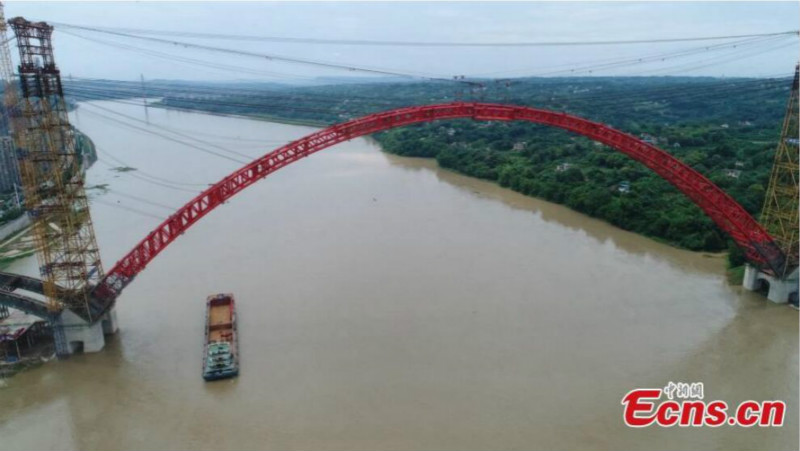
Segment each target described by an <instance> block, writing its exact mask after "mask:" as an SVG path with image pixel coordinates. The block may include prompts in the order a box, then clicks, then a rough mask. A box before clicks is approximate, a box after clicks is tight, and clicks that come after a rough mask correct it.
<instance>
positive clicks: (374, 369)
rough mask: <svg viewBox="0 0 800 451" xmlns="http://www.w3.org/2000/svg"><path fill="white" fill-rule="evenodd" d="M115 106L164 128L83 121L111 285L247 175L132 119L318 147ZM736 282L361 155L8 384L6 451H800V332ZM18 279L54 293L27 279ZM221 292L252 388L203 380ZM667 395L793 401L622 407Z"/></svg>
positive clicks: (309, 164) (593, 224)
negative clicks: (763, 413) (714, 409)
mask: <svg viewBox="0 0 800 451" xmlns="http://www.w3.org/2000/svg"><path fill="white" fill-rule="evenodd" d="M98 107H101V108H106V109H109V110H112V111H115V112H119V113H123V114H126V115H130V116H133V117H135V118H137V119H140V120H145V114H144V111H143V108H142V107H140V106H139V107H137V106H134V105H126V104H120V103H112V102H97V103H94V104H93V105H92V104H90V105H86V104H84V105H83V106H82V107H81V108H80V109H78V110H77V112H74V113H73V114H72V121H73V123H74V124H76V125H77V126H78V127H79V128H80V129H81V130H82V131H83V132H84V133H86V134H87V135H89V136H90V137H91V138H92V139H93V140H94V141H95V143H96V144H97V146H98V148H99V151H100V158H101V160H103V161H101V162H98V164H95V165H94V166H93V167H92V168H91V169H90V170H89V171H88V174H87V184H88V185H98V184H107V185H108V188H110V191H108V192H105V193H104V192H103V191H102V190H98V189H92V190H90V193H91V197H92V199H93V204H92V214H93V218H94V221H95V230H96V233H97V239H98V241H99V244H100V248H101V250H102V256H103V259H104V263H105V266H106V268H107V269H108V268H110V267H111V266H112V265H113V263H114V262H115V261H116V260H117V259H119V258H120V257H121V256H122V255H123V254H124V253H125V252H126V251H127V250H128V249H129V248H131V247H132V246H133V245H135V244H136V243H137V242H138V241H139V240H140V239H141V238H142V237H144V235H145V234H146V233H147V232H148V231H150V230H151V229H152V228H153V227H154V226H155V225H156V224H158V223H159V222H160V220H159V219H158V218H159V217H161V218H163V217H166V216H168V215H169V214H170V211H169V208H177V207H178V206H179V205H181V204H182V203H184V202H185V201H187V200H188V199H190V198H192V197H193V195H194V194H193V193H194V192H197V191H198V190H200V189H201V188H202V186H201V185H202V184H204V183H209V182H213V181H216V180H217V179H220V178H221V177H223V176H224V175H226V174H227V173H229V172H230V171H232V170H233V169H235V168H236V167H238V166H239V164H238V163H236V162H233V161H229V160H226V159H223V158H220V157H218V156H214V155H211V154H209V153H203V152H201V151H199V150H197V149H194V148H190V147H187V146H185V145H182V144H179V143H178V142H175V141H170V140H166V139H164V138H162V137H159V136H154V135H149V134H143V133H142V132H141V131H140V130H135V129H132V128H130V127H122V126H121V125H120V124H119V123H118V122H115V121H119V120H121V121H123V122H126V123H130V124H133V125H135V126H136V127H141V128H146V129H148V130H151V131H154V132H157V133H161V134H167V135H169V136H172V137H173V138H175V139H177V140H181V141H187V142H188V141H190V138H196V139H200V140H203V141H207V142H210V143H211V144H213V145H214V146H218V147H209V146H208V145H206V146H204V148H206V150H210V151H213V152H217V153H224V152H223V151H222V150H221V149H219V147H223V148H227V149H233V150H236V151H237V152H240V153H243V154H245V155H247V156H249V157H250V158H252V157H256V156H259V155H261V154H263V153H266V151H268V150H270V149H272V148H274V147H277V146H278V145H279V144H280V143H283V142H286V141H288V140H291V139H295V138H299V137H301V136H304V135H306V134H308V133H310V132H312V131H313V130H314V129H313V128H310V127H303V126H292V125H283V124H274V123H267V122H259V121H253V120H246V119H241V118H231V117H220V116H213V115H206V114H198V113H188V112H177V111H165V110H160V109H150V111H149V121H150V123H151V124H152V125H150V126H147V125H145V124H143V123H138V122H133V121H131V120H130V119H127V118H123V117H121V116H116V115H114V114H112V113H110V112H109V111H105V110H102V109H98ZM156 125H157V126H158V127H164V128H157V127H156ZM168 130H170V131H178V132H179V133H181V134H182V136H176V135H172V134H170V132H168ZM110 155H112V156H113V157H112V156H110ZM113 158H117V159H118V160H121V161H122V162H124V163H125V164H127V165H129V166H131V167H135V168H137V169H138V171H132V172H116V171H113V170H111V168H110V166H109V163H110V164H111V165H113V166H120V165H121V164H120V163H118V162H115V161H114V160H113ZM236 158H240V159H243V158H244V157H241V156H237V157H236ZM153 177H157V178H153ZM164 181H170V182H179V183H182V184H184V185H180V188H181V189H182V190H176V189H168V188H166V187H164V186H162V184H161V183H162V182H164ZM151 182H157V183H151ZM170 186H173V185H170ZM184 190H186V191H184ZM130 196H136V197H141V198H146V199H150V200H151V203H142V202H140V201H138V200H136V199H135V198H133V197H130ZM152 203H157V204H160V205H161V206H157V205H153V204H152ZM131 209H132V210H135V211H136V212H134V211H131ZM724 266H725V261H724V258H723V257H720V256H708V255H702V254H698V253H691V252H686V251H682V250H678V249H674V248H671V247H669V246H666V245H663V244H659V243H656V242H654V241H652V240H649V239H646V238H643V237H640V236H637V235H634V234H631V233H628V232H625V231H621V230H619V229H616V228H614V227H612V226H609V225H608V224H605V223H603V222H600V221H596V220H593V219H591V218H588V217H586V216H583V215H581V214H578V213H575V212H572V211H570V210H568V209H566V208H564V207H560V206H557V205H553V204H549V203H546V202H543V201H540V200H537V199H532V198H528V197H525V196H522V195H519V194H516V193H514V192H511V191H508V190H505V189H502V188H499V187H498V186H496V185H494V184H491V183H487V182H483V181H479V180H475V179H471V178H467V177H463V176H460V175H457V174H454V173H451V172H448V171H444V170H441V169H439V168H437V167H436V164H435V163H434V162H432V161H430V160H420V159H408V158H399V157H395V156H392V155H388V154H385V153H383V152H381V150H380V148H379V147H378V146H377V145H376V144H375V143H373V142H372V141H370V140H368V139H355V140H352V141H350V142H347V143H343V144H340V145H338V146H336V147H335V148H331V149H328V150H325V151H323V152H321V153H319V154H317V155H314V156H313V157H311V158H307V159H304V160H302V161H300V162H298V163H296V164H294V165H292V166H290V167H288V168H285V169H282V170H281V171H279V172H277V173H275V174H274V175H271V176H270V177H268V178H267V179H265V180H263V181H261V182H259V183H257V184H256V185H254V186H252V187H251V188H248V189H247V190H245V191H244V192H243V193H241V194H239V195H238V196H237V197H235V198H233V199H232V200H231V201H230V202H228V203H227V204H226V205H223V206H222V207H220V208H218V209H217V210H215V211H214V212H212V213H211V214H209V216H207V217H206V218H204V219H203V220H202V221H200V222H199V223H198V224H197V225H196V226H195V227H193V228H192V229H191V230H189V231H188V232H187V233H186V234H185V235H184V236H182V237H181V238H179V239H178V240H177V241H176V242H175V243H174V244H173V245H172V246H170V248H169V249H167V250H166V251H164V253H163V254H162V255H160V256H159V257H158V258H157V259H156V260H155V261H153V262H152V263H151V265H150V266H149V267H148V268H147V269H146V270H145V271H144V272H143V273H142V274H141V275H139V277H138V278H137V279H136V281H135V282H134V283H132V284H131V285H130V286H129V287H128V288H127V289H126V291H125V293H124V294H123V295H122V297H121V298H120V299H119V302H118V307H117V312H118V317H119V324H120V332H119V334H118V335H116V336H114V337H112V338H111V339H110V340H109V342H108V343H107V345H106V349H105V350H104V351H103V352H101V353H96V354H85V355H78V356H74V357H72V358H70V359H68V360H66V361H59V362H53V363H49V364H46V365H43V366H41V367H39V368H37V369H34V370H31V371H28V372H26V373H22V374H20V375H18V376H17V377H14V378H12V379H10V380H8V381H7V382H5V387H4V388H0V406H2V410H0V449H2V450H12V449H37V450H46V449H88V450H110V449H139V450H149V449H190V448H191V449H319V450H334V449H358V450H366V449H375V450H401V449H402V450H423V449H425V450H472V449H476V450H477V449H536V450H551V449H575V450H577V449H597V450H619V449H653V450H655V449H664V450H676V449H715V450H737V449H742V450H744V449H775V450H778V449H781V450H787V449H797V444H798V442H797V440H798V404H797V400H798V315H797V312H796V311H795V310H793V309H791V308H789V307H786V306H777V305H773V304H771V303H769V302H768V301H766V300H765V299H764V298H762V297H760V296H757V295H754V294H751V293H747V292H743V291H742V290H741V289H740V288H737V287H731V286H729V285H728V284H727V283H726V281H725V277H724ZM10 270H11V271H18V272H25V273H29V274H32V275H36V274H37V272H36V271H37V270H36V264H35V260H34V259H32V258H30V259H27V260H23V261H19V262H17V263H16V264H15V265H14V266H13V267H11V268H10ZM217 292H233V293H235V295H236V298H237V301H238V312H239V319H240V336H241V353H242V372H241V375H240V377H239V378H238V379H233V380H226V381H220V382H215V383H205V382H203V380H202V378H201V377H200V369H201V359H202V356H201V353H202V339H203V326H204V302H205V297H206V296H207V295H208V294H210V293H217ZM669 381H676V382H677V381H684V382H703V383H704V384H705V396H706V400H714V399H721V400H725V401H727V402H728V403H730V404H733V403H738V402H740V401H743V400H746V399H755V400H768V399H782V400H786V401H787V402H788V403H789V407H788V413H787V418H786V424H785V426H784V427H782V428H758V427H755V428H749V429H745V428H734V427H728V426H722V427H720V428H715V429H712V428H700V429H697V428H671V429H659V428H647V429H628V428H626V427H625V426H624V425H623V423H622V406H621V404H620V400H621V398H622V397H623V396H624V394H625V393H626V392H628V391H629V390H631V389H633V388H636V387H663V386H664V385H665V384H666V383H667V382H669Z"/></svg>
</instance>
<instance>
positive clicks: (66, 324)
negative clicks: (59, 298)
mask: <svg viewBox="0 0 800 451" xmlns="http://www.w3.org/2000/svg"><path fill="white" fill-rule="evenodd" d="M53 329H54V330H53V334H54V336H55V339H56V354H58V356H59V357H65V356H68V355H70V354H75V353H83V352H99V351H101V350H102V349H103V346H105V344H106V339H105V336H106V335H111V334H115V333H116V332H117V330H118V329H119V326H118V325H117V312H116V311H115V310H111V311H110V312H108V313H107V314H106V316H105V317H103V319H102V320H100V321H97V322H96V323H94V324H88V323H87V322H86V321H84V320H83V319H82V318H81V317H79V316H78V315H76V314H74V313H72V312H71V311H69V310H65V311H63V312H62V313H61V315H59V318H58V320H57V321H53Z"/></svg>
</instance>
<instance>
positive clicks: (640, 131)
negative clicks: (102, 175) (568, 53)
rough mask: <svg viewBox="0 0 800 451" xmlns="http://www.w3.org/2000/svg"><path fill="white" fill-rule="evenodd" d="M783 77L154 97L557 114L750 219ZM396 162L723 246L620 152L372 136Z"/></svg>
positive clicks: (459, 136)
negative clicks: (419, 160) (683, 168)
mask: <svg viewBox="0 0 800 451" xmlns="http://www.w3.org/2000/svg"><path fill="white" fill-rule="evenodd" d="M789 85H790V80H788V79H731V80H724V79H714V78H690V77H628V78H555V79H524V80H513V81H510V82H506V81H503V82H487V83H485V84H483V85H478V84H458V83H441V82H439V83H434V82H427V83H421V82H419V83H392V84H347V85H334V86H314V87H306V88H299V87H287V88H284V89H275V88H274V87H270V88H269V89H264V90H258V89H257V88H254V87H253V86H250V87H248V88H247V90H243V89H237V88H230V89H229V90H223V89H215V90H206V91H202V92H198V91H192V92H191V93H190V92H189V90H187V91H186V92H179V93H177V94H169V93H165V95H164V99H163V104H164V105H165V106H170V107H176V108H187V109H200V110H205V111H213V112H218V113H235V114H249V115H255V116H261V117H271V118H281V119H285V120H303V121H315V122H319V123H334V122H340V121H344V120H348V119H351V118H354V117H358V116H361V115H364V114H367V113H370V112H375V111H382V110H386V109H390V108H395V107H400V106H409V105H417V104H430V103H439V102H448V101H453V100H458V99H460V100H467V101H469V100H482V101H488V102H503V103H514V104H521V105H529V106H534V107H539V108H546V109H551V110H556V111H565V112H568V113H571V114H575V115H579V116H582V117H586V118H588V119H591V120H595V121H600V122H603V123H606V124H609V125H611V126H613V127H615V128H617V129H620V130H622V131H625V132H627V133H630V134H633V135H636V136H639V137H641V138H643V139H645V140H647V141H650V142H652V143H654V144H656V145H657V146H659V147H661V148H662V149H664V150H666V151H668V152H670V153H671V154H673V155H675V156H676V157H677V158H679V159H680V160H682V161H684V162H686V163H687V164H689V165H690V166H692V167H693V168H695V169H697V170H698V171H700V172H701V173H703V174H704V175H706V176H707V177H709V178H710V179H711V180H712V181H713V182H714V183H716V184H717V185H719V186H720V187H722V188H723V189H725V190H726V191H727V192H728V193H730V194H731V195H732V196H733V197H734V198H735V199H737V200H738V201H739V202H740V203H741V204H742V205H743V206H744V207H745V208H746V209H747V210H748V211H749V212H750V213H752V214H754V215H756V216H757V215H758V214H759V212H760V208H761V203H762V201H763V196H764V191H765V188H766V184H767V181H768V177H769V172H770V169H771V164H772V156H773V153H774V149H775V147H776V144H777V140H778V137H779V133H780V123H781V120H782V117H783V113H784V107H785V102H786V100H787V98H788V93H789ZM375 138H376V139H377V140H378V141H379V142H380V143H381V144H382V145H383V147H384V148H385V149H386V150H387V151H388V152H392V153H396V154H400V155H408V156H416V157H426V158H436V160H437V161H438V162H439V163H440V164H441V165H442V166H443V167H445V168H448V169H452V170H455V171H458V172H461V173H464V174H467V175H471V176H475V177H480V178H483V179H488V180H493V181H496V182H498V183H499V184H501V185H502V186H506V187H509V188H511V189H513V190H515V191H518V192H521V193H524V194H527V195H531V196H537V197H541V198H544V199H547V200H550V201H553V202H557V203H561V204H565V205H567V206H569V207H571V208H573V209H575V210H578V211H580V212H583V213H586V214H588V215H591V216H594V217H598V218H601V219H604V220H606V221H608V222H610V223H612V224H614V225H616V226H619V227H621V228H623V229H626V230H632V231H634V232H638V233H641V234H644V235H647V236H650V237H654V238H657V239H661V240H665V241H667V242H669V243H672V244H675V245H678V246H681V247H684V248H688V249H693V250H707V251H719V250H724V249H726V248H727V247H728V239H727V238H726V237H725V236H724V235H723V234H722V232H721V231H720V230H719V229H717V228H716V227H715V226H714V225H713V223H712V222H711V220H710V219H708V218H707V217H706V216H705V215H703V214H702V213H701V211H700V210H699V208H698V207H696V206H695V205H694V204H692V203H691V201H689V200H688V199H687V198H685V197H684V196H683V195H682V194H681V193H680V192H678V190H677V189H675V188H673V187H672V186H670V185H669V184H668V183H667V182H666V181H664V180H662V179H661V178H660V177H658V176H657V175H655V174H654V173H652V172H651V171H649V170H648V169H647V168H645V167H644V166H642V165H641V164H639V163H637V162H635V161H633V160H631V159H629V158H628V157H626V156H625V155H622V154H621V153H619V152H616V151H614V150H612V149H610V148H607V147H605V146H602V145H600V144H598V143H594V142H591V141H589V140H587V139H585V138H583V137H580V136H576V135H572V134H569V133H567V132H563V131H560V130H557V129H553V128H549V127H544V126H537V125H534V124H527V123H492V122H473V121H469V120H454V121H442V122H437V123H430V124H422V125H417V126H411V127H405V128H400V129H394V130H389V131H386V132H383V133H379V134H377V135H376V136H375Z"/></svg>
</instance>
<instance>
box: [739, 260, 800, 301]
mask: <svg viewBox="0 0 800 451" xmlns="http://www.w3.org/2000/svg"><path fill="white" fill-rule="evenodd" d="M798 284H800V276H798V269H795V270H794V271H792V272H791V273H790V274H789V275H788V276H786V277H784V278H780V279H779V278H777V277H775V276H773V275H770V274H766V273H764V272H762V271H760V270H759V269H758V268H756V267H755V266H751V265H746V266H745V269H744V280H743V281H742V286H744V288H745V289H746V290H749V291H763V290H765V289H766V290H767V299H769V300H770V301H772V302H774V303H776V304H786V303H787V302H791V303H793V304H795V305H796V304H797V296H798Z"/></svg>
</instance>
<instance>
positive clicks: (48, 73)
mask: <svg viewBox="0 0 800 451" xmlns="http://www.w3.org/2000/svg"><path fill="white" fill-rule="evenodd" d="M9 24H10V25H11V28H12V29H13V30H14V33H15V34H16V37H17V44H18V46H19V53H20V66H19V84H20V91H21V102H19V104H18V105H17V106H16V108H12V121H13V122H15V124H14V126H13V127H12V128H13V131H14V135H15V136H14V138H15V141H16V143H17V147H18V148H19V164H20V175H21V179H22V188H23V192H24V194H25V207H26V209H27V211H28V215H29V216H30V218H31V220H32V223H33V237H34V242H35V244H36V256H37V258H38V261H39V268H40V272H41V275H42V281H43V288H44V294H45V295H46V296H47V299H48V302H49V305H50V307H51V309H52V310H53V311H54V312H57V311H60V310H62V309H63V308H64V307H67V308H69V309H70V310H72V311H74V312H75V313H78V314H79V315H81V316H84V317H85V318H87V319H88V320H90V321H95V320H97V319H98V317H95V316H93V315H92V312H91V311H90V310H89V305H90V302H89V299H90V296H91V290H92V288H93V287H94V286H95V285H96V284H97V283H99V282H100V281H101V280H102V278H103V268H102V265H101V263H100V254H99V252H98V248H97V242H96V241H95V236H94V229H93V227H92V220H91V216H90V214H89V203H88V200H87V198H86V193H85V191H84V186H83V171H82V168H81V165H82V163H83V161H82V157H81V155H79V154H78V152H77V151H76V149H75V140H74V136H73V130H72V127H71V125H70V123H69V119H68V117H67V108H66V105H65V102H64V93H63V89H62V86H61V74H60V71H59V70H58V68H57V67H56V64H55V61H54V58H53V47H52V41H51V36H52V33H53V27H52V26H50V25H48V24H46V23H44V22H29V21H27V20H25V19H23V18H21V17H17V18H14V19H12V20H10V21H9ZM3 58H5V57H3Z"/></svg>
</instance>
